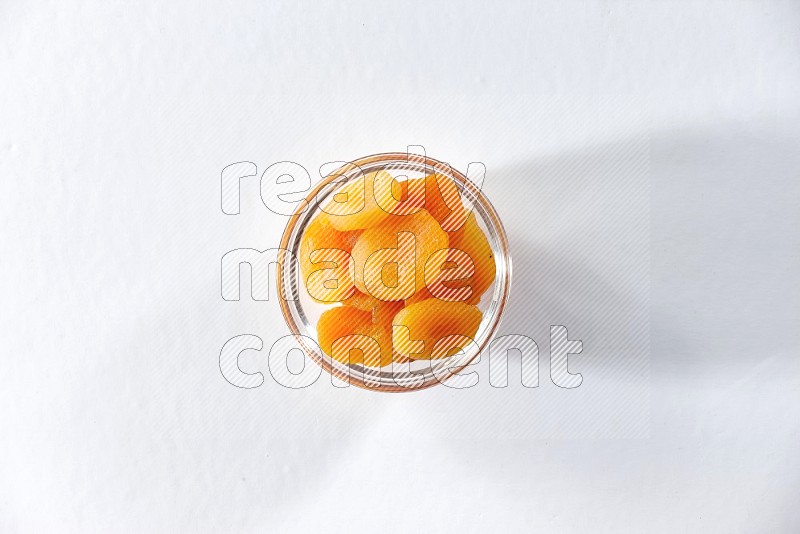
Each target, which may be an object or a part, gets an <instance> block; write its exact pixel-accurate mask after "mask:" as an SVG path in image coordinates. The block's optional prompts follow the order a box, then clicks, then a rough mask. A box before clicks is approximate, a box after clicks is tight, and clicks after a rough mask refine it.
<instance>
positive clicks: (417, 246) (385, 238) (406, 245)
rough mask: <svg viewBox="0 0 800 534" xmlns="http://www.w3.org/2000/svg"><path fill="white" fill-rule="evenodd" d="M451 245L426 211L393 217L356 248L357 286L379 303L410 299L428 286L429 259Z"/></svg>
mask: <svg viewBox="0 0 800 534" xmlns="http://www.w3.org/2000/svg"><path fill="white" fill-rule="evenodd" d="M448 241H449V239H448V236H447V233H445V232H444V230H442V228H441V227H440V226H439V223H437V222H436V220H435V219H434V218H433V217H431V216H430V214H428V212H427V211H424V210H422V211H419V212H417V213H414V214H412V215H404V216H398V215H393V216H391V217H389V218H388V219H385V220H384V221H383V222H381V223H380V224H378V225H376V226H373V227H371V228H368V229H366V230H364V232H363V233H362V234H361V235H360V236H359V237H358V239H357V240H356V243H355V245H353V252H352V254H353V263H354V265H355V285H356V287H357V288H358V290H359V291H361V292H362V293H366V294H369V295H372V296H373V297H375V298H377V299H379V300H387V301H396V300H403V299H405V298H409V297H411V296H412V295H413V294H414V293H416V292H417V290H419V289H420V288H421V287H423V286H424V285H425V264H426V262H427V260H428V258H429V257H430V256H431V255H432V254H433V253H434V252H436V251H437V250H440V249H443V248H447V245H448ZM430 267H431V266H429V268H430ZM435 267H436V266H433V268H435Z"/></svg>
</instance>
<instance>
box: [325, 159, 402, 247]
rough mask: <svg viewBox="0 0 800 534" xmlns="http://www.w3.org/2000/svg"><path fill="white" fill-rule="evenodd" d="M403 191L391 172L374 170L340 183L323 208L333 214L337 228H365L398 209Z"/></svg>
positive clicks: (332, 224) (333, 220)
mask: <svg viewBox="0 0 800 534" xmlns="http://www.w3.org/2000/svg"><path fill="white" fill-rule="evenodd" d="M400 194H401V193H400V192H399V186H398V182H397V181H396V180H395V179H394V177H393V176H392V175H391V174H389V173H388V172H386V171H376V172H371V173H369V174H366V175H364V176H363V177H359V178H355V179H353V180H352V181H350V182H348V183H346V184H345V185H343V186H342V187H340V188H339V189H338V190H337V191H336V193H335V194H334V195H333V197H332V198H331V200H330V201H329V202H328V203H327V204H325V205H324V206H323V208H322V210H323V211H324V212H325V213H327V214H328V215H329V219H330V224H331V226H332V227H333V228H334V229H335V230H338V231H340V232H348V231H351V230H363V229H365V228H370V227H372V226H375V225H376V224H378V223H379V222H381V221H382V220H384V219H386V218H387V217H388V216H389V214H390V213H395V210H396V207H397V205H398V204H399V203H400V199H399V198H398V197H399V195H400Z"/></svg>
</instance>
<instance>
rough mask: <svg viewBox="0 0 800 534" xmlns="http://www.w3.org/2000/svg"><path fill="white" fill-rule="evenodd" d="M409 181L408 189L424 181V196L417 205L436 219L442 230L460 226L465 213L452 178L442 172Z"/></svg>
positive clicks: (451, 229) (447, 230)
mask: <svg viewBox="0 0 800 534" xmlns="http://www.w3.org/2000/svg"><path fill="white" fill-rule="evenodd" d="M409 182H410V183H409V185H408V190H409V191H412V190H414V186H415V184H418V183H420V182H425V196H424V198H422V199H421V202H420V203H419V205H420V206H422V207H424V208H425V210H426V211H427V212H428V213H430V214H431V216H432V217H433V218H434V219H436V222H438V223H439V224H440V225H441V226H442V229H443V230H444V231H446V232H450V231H454V230H456V229H458V228H461V226H462V225H463V224H464V219H465V218H466V215H467V213H466V211H465V210H464V204H463V203H462V202H461V194H460V193H459V191H458V187H457V186H456V184H455V182H453V180H451V179H450V178H448V177H447V176H445V175H443V174H429V175H428V176H426V177H424V178H416V179H414V180H410V181H409Z"/></svg>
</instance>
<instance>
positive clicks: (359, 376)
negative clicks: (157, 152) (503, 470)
mask: <svg viewBox="0 0 800 534" xmlns="http://www.w3.org/2000/svg"><path fill="white" fill-rule="evenodd" d="M378 170H384V171H387V172H389V173H390V174H391V175H392V176H394V177H395V178H397V179H399V180H402V179H404V178H405V179H414V178H419V177H423V176H427V175H429V174H431V173H433V172H434V171H435V172H436V173H438V174H443V175H445V176H447V177H449V178H450V179H451V180H453V182H454V183H455V184H456V187H458V189H459V191H460V193H461V198H462V201H463V203H464V207H465V208H466V209H470V208H471V209H472V213H474V214H475V217H476V220H477V223H478V226H480V228H481V229H482V230H483V232H484V233H485V234H486V237H487V239H488V241H489V244H490V246H491V248H492V253H493V254H494V259H495V281H494V284H493V285H492V286H490V288H489V289H487V290H486V292H485V293H484V295H483V297H482V298H481V301H480V303H479V304H478V307H479V308H480V310H481V311H482V312H483V319H482V321H481V324H480V326H479V327H478V331H477V333H476V334H475V338H474V341H475V343H474V344H470V345H468V346H467V347H466V348H464V349H463V350H461V351H460V352H458V353H456V354H453V355H452V356H449V357H447V358H443V359H437V360H412V361H411V362H410V363H404V364H397V363H395V364H394V366H387V367H382V368H373V367H366V366H364V365H361V364H350V365H347V364H344V363H341V362H339V361H337V360H334V359H332V358H331V357H330V356H328V355H326V354H324V353H323V352H322V351H321V350H320V348H319V346H318V344H317V341H318V339H317V328H316V326H317V325H316V323H317V320H318V319H319V316H320V315H321V313H322V312H323V311H325V310H326V309H329V308H331V307H333V306H335V304H334V305H324V304H319V303H317V302H315V301H313V300H312V299H311V297H310V296H309V295H308V293H307V292H306V289H305V284H304V283H303V281H302V280H301V278H300V269H299V268H298V266H297V262H292V261H285V262H282V263H283V268H280V269H277V277H278V288H279V291H280V292H282V293H283V295H284V298H281V299H279V300H280V303H281V310H282V312H283V316H284V318H285V319H286V323H287V325H288V326H289V329H290V331H291V332H292V334H293V335H294V336H295V338H296V339H297V341H298V344H299V345H300V348H301V349H302V350H303V351H305V353H306V354H308V356H310V357H311V358H312V359H313V360H314V361H315V362H316V363H317V364H318V365H320V366H321V367H322V369H324V370H325V371H326V372H328V373H330V374H332V375H334V376H335V377H337V378H338V379H340V380H342V381H343V382H345V383H350V384H353V385H355V386H358V387H361V388H365V389H370V390H373V391H385V392H403V391H415V390H420V389H425V388H428V387H431V386H434V385H437V384H441V383H444V382H446V381H448V380H451V379H453V377H455V376H457V375H458V374H459V373H460V372H461V371H462V370H463V369H464V368H465V367H466V366H468V365H469V364H470V363H472V362H473V361H474V360H475V359H476V357H477V356H478V355H479V354H480V353H481V352H482V351H483V349H484V348H485V347H486V346H487V345H488V344H489V342H490V341H491V340H492V336H493V335H494V334H495V332H496V331H497V328H498V326H499V324H500V319H501V317H502V315H503V311H504V310H505V306H506V302H507V300H508V294H509V289H510V283H511V256H510V255H509V249H508V239H507V237H506V233H505V230H504V229H503V224H502V222H501V221H500V217H499V216H498V215H497V212H496V211H495V209H494V207H493V206H492V204H491V203H490V202H489V200H488V199H487V198H486V196H485V195H484V194H483V193H482V192H481V190H480V189H479V188H478V187H477V186H476V185H475V184H474V183H473V182H472V181H470V180H469V179H468V178H467V177H466V176H465V175H463V174H462V173H460V172H459V171H457V170H455V169H453V168H451V167H450V166H449V165H447V164H446V163H442V162H440V161H438V160H435V159H433V158H430V157H426V156H421V155H414V154H408V153H405V152H396V153H385V154H375V155H372V156H366V157H363V158H360V159H358V160H355V161H353V162H350V163H347V164H345V165H343V166H342V167H340V168H339V169H338V170H337V171H334V172H332V173H331V174H329V175H328V176H327V177H326V178H324V179H322V181H321V182H320V183H319V184H317V185H316V186H315V187H314V188H313V189H312V190H311V192H310V193H309V194H308V195H307V196H306V202H301V203H300V205H299V207H298V209H297V211H296V212H295V213H294V214H293V215H292V216H291V218H290V219H289V221H288V223H287V225H286V229H285V230H284V233H283V237H282V239H281V245H280V248H281V249H282V250H284V251H288V252H291V254H293V255H294V257H298V251H299V249H300V240H301V238H302V236H303V233H304V231H305V229H306V227H307V225H308V223H309V222H310V221H311V220H312V219H313V218H314V216H315V215H316V214H317V213H319V211H320V209H319V206H320V205H321V204H324V203H325V202H326V200H327V199H329V198H330V197H331V196H333V195H334V194H336V192H337V190H338V188H339V187H341V186H342V185H344V184H345V183H347V182H349V181H351V180H355V179H358V178H360V177H362V176H364V175H367V174H369V173H372V172H375V171H378ZM289 257H292V256H289ZM303 336H304V337H303ZM308 339H311V340H313V341H314V342H313V343H311V342H309V341H308Z"/></svg>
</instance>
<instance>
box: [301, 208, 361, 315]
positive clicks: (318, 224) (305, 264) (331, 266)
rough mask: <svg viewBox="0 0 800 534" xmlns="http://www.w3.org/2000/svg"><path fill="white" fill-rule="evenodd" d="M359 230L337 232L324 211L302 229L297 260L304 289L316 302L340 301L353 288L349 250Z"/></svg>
mask: <svg viewBox="0 0 800 534" xmlns="http://www.w3.org/2000/svg"><path fill="white" fill-rule="evenodd" d="M359 234H360V232H357V231H353V232H339V231H337V230H335V229H334V228H333V227H332V226H331V225H330V221H329V220H328V217H327V215H326V214H325V213H320V214H318V215H317V216H316V217H314V219H312V220H311V222H310V223H309V224H308V226H307V227H306V229H305V232H304V233H303V237H302V239H301V241H300V251H299V255H300V257H299V258H298V261H299V263H300V274H301V276H302V278H303V281H304V282H305V284H306V290H307V291H308V294H309V295H311V297H312V298H313V299H314V300H316V301H318V302H340V301H343V300H345V299H347V298H349V297H350V296H352V294H353V292H354V291H355V286H354V281H353V265H352V259H351V257H350V252H351V251H352V249H353V244H354V243H355V241H356V239H357V238H358V235H359Z"/></svg>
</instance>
